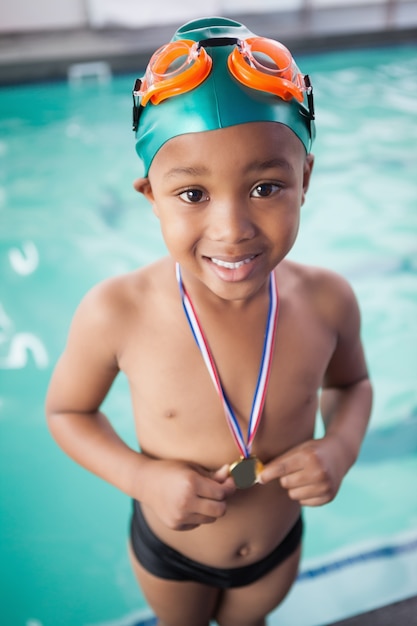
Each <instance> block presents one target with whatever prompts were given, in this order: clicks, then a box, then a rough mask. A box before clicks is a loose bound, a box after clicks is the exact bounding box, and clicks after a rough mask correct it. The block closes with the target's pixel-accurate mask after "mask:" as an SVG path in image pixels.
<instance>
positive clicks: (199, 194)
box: [179, 189, 207, 204]
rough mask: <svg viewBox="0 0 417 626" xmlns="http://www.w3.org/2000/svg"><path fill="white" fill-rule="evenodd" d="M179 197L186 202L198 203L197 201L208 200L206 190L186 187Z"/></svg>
mask: <svg viewBox="0 0 417 626" xmlns="http://www.w3.org/2000/svg"><path fill="white" fill-rule="evenodd" d="M179 197H180V198H181V199H182V200H184V201H185V202H190V203H194V204H196V203H197V202H201V201H202V200H206V199H207V194H205V193H204V191H201V189H186V190H185V191H183V192H182V193H180V194H179Z"/></svg>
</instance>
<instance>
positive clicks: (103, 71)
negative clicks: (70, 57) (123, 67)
mask: <svg viewBox="0 0 417 626" xmlns="http://www.w3.org/2000/svg"><path fill="white" fill-rule="evenodd" d="M67 77H68V82H69V83H70V84H71V85H80V84H82V83H84V82H97V83H100V84H102V85H104V84H106V83H108V82H110V80H111V77H112V73H111V69H110V65H109V64H108V63H106V62H105V61H94V62H90V63H73V64H72V65H70V66H69V67H68V71H67Z"/></svg>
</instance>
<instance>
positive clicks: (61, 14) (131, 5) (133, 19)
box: [0, 0, 415, 33]
mask: <svg viewBox="0 0 417 626" xmlns="http://www.w3.org/2000/svg"><path fill="white" fill-rule="evenodd" d="M414 1H415V0H397V2H398V4H404V3H407V2H414ZM387 3H388V0H204V1H203V3H201V2H200V3H199V2H198V1H197V0H0V32H3V33H7V32H22V31H31V30H32V31H33V30H54V29H63V28H67V29H71V28H79V27H83V26H85V27H87V26H92V27H93V28H102V27H106V26H123V27H128V28H137V27H141V26H148V25H151V24H158V23H159V24H161V23H164V22H165V23H167V22H181V21H185V20H187V19H192V18H193V17H197V16H201V15H202V14H204V15H222V14H226V15H228V14H230V13H233V12H236V13H239V12H258V11H279V10H288V9H294V10H297V9H300V8H302V7H303V6H309V7H310V8H319V7H330V6H342V5H356V6H357V5H360V4H364V5H365V4H368V5H369V4H380V5H386V4H387Z"/></svg>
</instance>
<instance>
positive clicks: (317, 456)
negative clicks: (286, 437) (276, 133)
mask: <svg viewBox="0 0 417 626" xmlns="http://www.w3.org/2000/svg"><path fill="white" fill-rule="evenodd" d="M344 457H345V454H344V449H343V446H342V444H341V442H340V440H339V439H338V438H337V437H334V436H330V435H327V436H325V437H324V438H323V439H314V440H310V441H306V442H304V443H302V444H301V445H299V446H296V447H295V448H293V449H291V450H289V451H288V452H286V453H285V454H283V455H282V456H279V457H277V458H276V459H274V460H273V461H270V463H268V464H266V465H265V468H264V470H263V471H262V472H261V474H260V476H259V483H260V484H266V483H269V482H270V481H272V480H274V479H279V481H280V483H281V486H282V487H283V488H284V489H286V490H287V491H288V495H289V497H290V498H291V499H292V500H298V502H299V503H300V504H301V505H303V506H320V505H322V504H326V503H327V502H330V501H331V500H333V498H334V497H335V496H336V494H337V492H338V490H339V487H340V483H341V482H342V479H343V477H344V475H345V473H346V471H347V469H348V467H349V464H348V463H345V460H344Z"/></svg>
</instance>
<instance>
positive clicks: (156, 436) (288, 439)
mask: <svg viewBox="0 0 417 626" xmlns="http://www.w3.org/2000/svg"><path fill="white" fill-rule="evenodd" d="M173 330H174V329H173V328H172V327H171V328H169V327H165V328H164V327H162V328H161V327H160V328H159V332H158V333H156V332H155V333H147V335H146V336H145V335H142V336H141V338H140V342H139V343H138V345H137V346H136V350H135V354H133V352H132V350H133V344H132V343H131V344H130V345H129V350H128V353H127V354H125V355H124V358H123V363H122V366H123V369H124V371H125V373H126V375H127V377H128V379H129V383H130V388H131V394H132V401H133V408H134V413H135V419H136V424H137V431H138V435H139V439H140V444H141V446H142V447H143V448H145V449H149V451H151V449H152V452H153V453H154V454H155V455H160V456H169V455H170V451H171V450H173V449H174V450H176V451H178V450H181V451H182V452H180V453H179V454H180V455H182V456H186V455H187V454H189V456H190V458H192V455H193V451H194V449H196V448H198V449H203V448H204V449H205V450H212V451H211V452H210V451H209V452H208V453H207V456H208V458H207V463H208V464H209V462H210V459H212V457H213V451H214V450H216V454H218V456H219V461H220V462H222V459H229V460H231V459H230V457H231V456H232V458H233V456H236V455H237V454H238V450H237V448H236V444H235V442H234V441H233V437H232V436H231V432H230V429H229V425H228V423H227V419H226V416H225V412H224V409H223V405H222V400H221V398H220V397H219V391H218V389H216V387H215V385H214V384H213V381H212V378H211V376H210V373H209V371H208V368H207V366H206V363H205V361H204V359H203V356H202V354H201V352H200V350H199V348H198V346H197V344H196V342H195V341H194V338H193V337H192V334H191V331H190V329H189V328H187V327H186V326H183V325H181V324H178V325H177V326H176V328H175V332H173ZM277 330H278V332H277V334H276V339H275V349H274V351H273V353H272V359H271V364H270V367H271V369H270V377H269V383H268V386H267V388H266V389H265V393H266V400H265V409H264V411H263V414H262V418H261V421H260V426H259V430H258V433H257V435H256V437H255V442H254V450H255V451H256V448H261V449H262V452H263V457H264V459H265V456H273V455H274V454H276V453H277V446H279V447H280V448H281V447H282V449H285V448H286V447H288V446H290V445H295V443H296V442H295V441H294V437H296V438H298V437H302V438H307V436H308V435H309V434H310V433H311V430H312V428H313V427H314V418H315V413H316V408H317V391H318V389H319V387H320V385H321V380H322V377H323V374H324V371H325V368H326V365H327V362H328V359H329V353H330V350H329V338H328V337H326V333H323V331H321V330H320V328H319V327H316V328H311V327H310V328H307V325H306V324H298V325H294V320H293V321H292V322H291V323H286V319H285V318H284V319H281V320H280V323H279V325H278V329H277ZM208 339H209V338H208ZM263 339H264V329H263V328H252V329H248V328H246V329H245V328H241V329H237V330H236V332H233V329H230V328H229V329H226V330H225V331H224V332H222V333H220V334H217V337H216V341H213V338H211V341H209V345H210V351H211V353H212V357H213V361H214V363H215V368H216V370H217V373H218V375H219V380H220V382H221V385H222V388H223V390H224V392H225V395H226V397H227V400H228V402H229V403H230V406H231V408H232V411H233V413H234V415H235V417H236V420H237V422H238V424H239V427H240V429H241V431H242V434H243V437H244V439H245V440H246V439H247V434H248V423H249V418H250V415H251V410H252V405H253V400H254V394H255V389H256V387H257V382H258V376H259V371H260V366H261V360H262V353H263V347H264V346H263ZM310 436H311V435H310ZM175 454H176V453H175ZM200 458H201V453H199V454H198V459H200ZM196 460H197V459H196Z"/></svg>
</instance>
